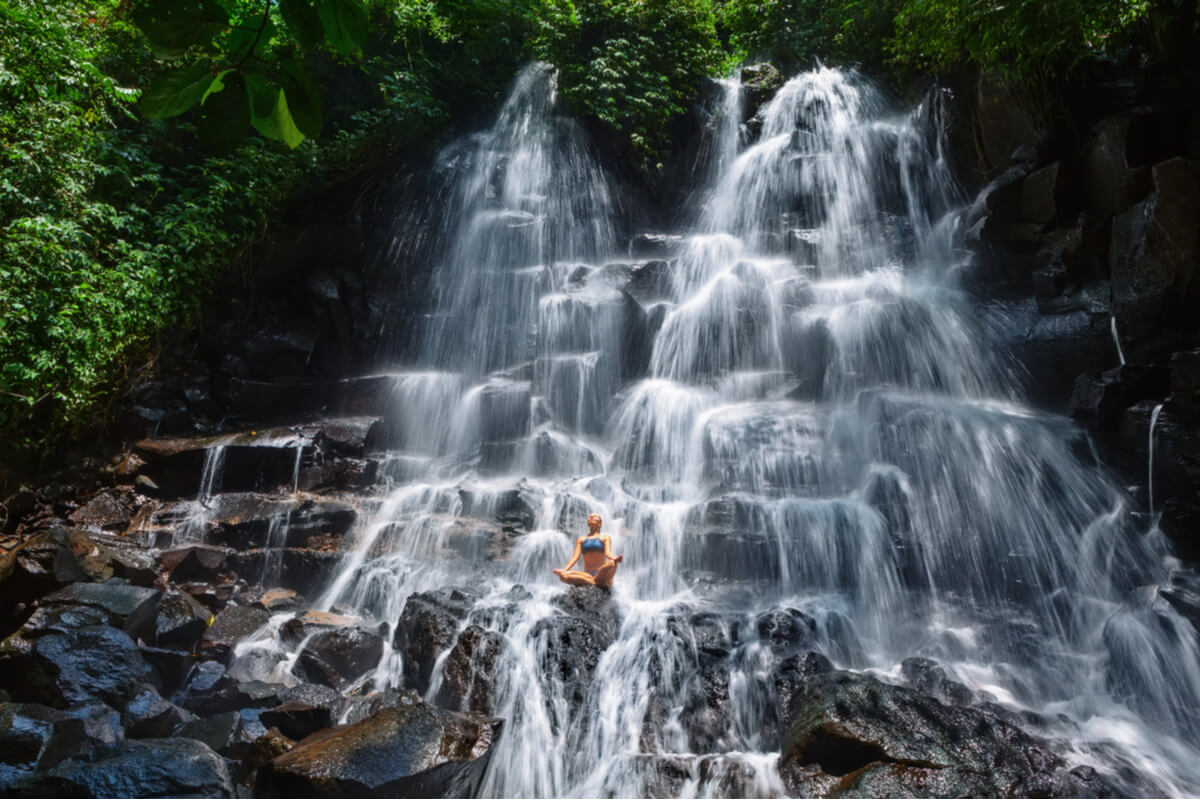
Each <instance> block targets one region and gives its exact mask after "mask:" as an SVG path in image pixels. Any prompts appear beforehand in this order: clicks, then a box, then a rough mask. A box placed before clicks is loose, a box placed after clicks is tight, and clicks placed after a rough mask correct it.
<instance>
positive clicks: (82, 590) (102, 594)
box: [39, 581, 162, 640]
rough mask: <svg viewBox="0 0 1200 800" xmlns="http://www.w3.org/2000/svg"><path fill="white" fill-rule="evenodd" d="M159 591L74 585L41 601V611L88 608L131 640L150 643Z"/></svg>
mask: <svg viewBox="0 0 1200 800" xmlns="http://www.w3.org/2000/svg"><path fill="white" fill-rule="evenodd" d="M161 598H162V592H159V591H156V590H154V589H147V588H144V587H141V586H130V585H128V584H123V583H117V582H115V581H114V582H108V583H74V584H71V585H70V586H67V587H66V588H64V589H60V590H59V591H57V592H55V593H53V594H51V595H48V596H46V597H44V598H42V603H41V605H42V608H41V609H39V610H43V611H46V612H50V613H52V612H53V610H54V609H55V607H57V606H88V607H90V608H95V609H98V610H100V611H102V612H104V617H105V619H104V621H105V622H107V623H108V624H109V625H112V626H113V627H116V628H121V629H122V630H124V631H125V632H126V633H128V634H129V635H130V636H132V637H134V638H143V639H148V640H153V638H154V625H155V618H156V615H157V614H158V607H159V603H160V601H161Z"/></svg>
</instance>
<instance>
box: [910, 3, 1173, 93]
mask: <svg viewBox="0 0 1200 800" xmlns="http://www.w3.org/2000/svg"><path fill="white" fill-rule="evenodd" d="M1149 5H1150V4H1149V0H1055V2H1052V3H1048V2H1044V0H1006V2H1003V3H1001V2H996V1H995V0H993V1H992V2H980V1H979V0H908V2H906V3H905V4H904V7H903V8H902V10H901V11H900V14H899V15H898V16H897V18H896V35H895V39H894V40H893V41H892V42H891V43H890V45H889V46H890V49H891V51H892V53H893V55H894V57H895V59H896V61H897V63H899V64H901V65H903V66H907V67H920V68H933V69H937V68H944V67H947V66H951V65H954V64H961V63H965V62H968V61H972V62H975V63H977V64H978V65H979V66H981V67H982V68H983V69H984V70H986V71H988V72H991V73H994V74H998V75H1002V76H1004V77H1006V78H1008V79H1010V80H1012V81H1013V82H1016V83H1031V82H1036V81H1040V80H1043V79H1045V78H1046V77H1048V76H1049V75H1051V74H1053V73H1057V72H1061V71H1064V70H1068V69H1070V68H1071V67H1072V66H1074V65H1075V64H1076V63H1078V62H1079V61H1080V59H1082V58H1084V57H1085V56H1087V55H1089V54H1092V53H1096V52H1100V51H1104V50H1106V49H1110V48H1111V47H1112V46H1113V45H1114V44H1120V43H1122V41H1123V40H1124V38H1125V37H1126V35H1127V34H1128V32H1129V31H1130V30H1131V29H1132V28H1133V26H1134V24H1135V23H1137V22H1138V21H1139V20H1141V19H1143V18H1144V17H1145V15H1146V13H1147V11H1148V9H1149Z"/></svg>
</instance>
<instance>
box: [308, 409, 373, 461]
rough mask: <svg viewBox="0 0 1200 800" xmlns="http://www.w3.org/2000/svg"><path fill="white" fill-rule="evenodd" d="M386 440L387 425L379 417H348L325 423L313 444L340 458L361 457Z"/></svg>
mask: <svg viewBox="0 0 1200 800" xmlns="http://www.w3.org/2000/svg"><path fill="white" fill-rule="evenodd" d="M388 440H389V435H388V431H387V423H386V422H384V420H383V419H382V418H381V417H349V418H345V419H335V420H329V421H327V422H326V423H325V424H324V425H323V426H322V428H321V433H320V434H319V435H318V436H317V439H316V442H315V444H317V446H319V447H320V448H321V449H322V450H328V451H329V452H331V453H336V454H337V455H340V456H351V457H361V456H363V455H365V454H366V453H367V452H370V451H373V450H376V449H377V448H378V447H379V446H380V445H384V444H386V443H387V442H388Z"/></svg>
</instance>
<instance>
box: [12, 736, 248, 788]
mask: <svg viewBox="0 0 1200 800" xmlns="http://www.w3.org/2000/svg"><path fill="white" fill-rule="evenodd" d="M31 789H32V791H33V792H34V793H37V794H44V793H47V792H52V793H55V794H59V796H66V797H183V796H186V797H232V796H233V791H234V789H233V781H232V780H231V779H230V775H229V770H228V768H227V767H226V766H225V760H224V759H223V758H221V756H219V755H217V754H216V753H214V752H213V751H212V749H211V748H209V747H208V746H207V745H205V744H203V743H201V742H197V741H195V740H193V739H182V738H171V739H141V740H134V741H123V742H115V743H113V744H110V745H105V746H104V747H100V748H97V749H96V750H94V751H93V752H92V753H90V754H88V755H86V756H81V757H77V758H72V759H69V760H67V761H64V762H63V763H62V764H60V765H59V766H58V767H56V768H55V769H53V770H51V771H50V772H49V773H47V774H45V775H44V776H38V778H37V779H35V781H34V784H33V786H32V787H31Z"/></svg>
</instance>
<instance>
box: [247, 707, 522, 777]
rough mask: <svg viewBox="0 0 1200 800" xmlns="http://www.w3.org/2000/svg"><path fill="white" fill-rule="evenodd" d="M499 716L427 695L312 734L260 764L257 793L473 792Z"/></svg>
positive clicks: (497, 730) (498, 727)
mask: <svg viewBox="0 0 1200 800" xmlns="http://www.w3.org/2000/svg"><path fill="white" fill-rule="evenodd" d="M500 724H501V723H500V721H499V720H496V719H489V718H487V717H483V716H480V715H478V714H459V713H454V712H450V711H444V710H442V709H438V708H434V707H433V706H430V705H426V704H424V703H414V704H412V705H407V706H398V707H394V708H387V709H384V710H382V711H380V712H379V713H377V714H375V715H374V716H372V717H370V718H369V719H364V720H362V721H361V722H357V723H354V724H353V725H347V726H345V727H342V728H334V729H332V730H327V731H323V732H319V733H316V734H313V735H312V736H310V737H308V738H307V739H305V740H304V741H303V742H301V743H300V744H298V745H296V747H294V748H292V749H291V750H290V751H288V752H287V753H285V754H283V755H281V756H279V757H278V758H275V759H274V760H272V761H271V762H269V763H267V764H265V765H264V766H263V767H261V768H260V769H259V771H258V776H257V778H256V780H255V784H254V793H255V795H257V796H259V797H317V796H322V797H347V796H364V795H366V794H368V793H369V794H371V795H376V796H384V797H473V796H475V795H476V794H477V793H478V790H479V784H480V782H481V780H482V778H483V773H484V770H485V769H486V767H487V763H488V759H489V758H490V755H491V745H492V742H493V741H494V740H495V738H496V736H497V734H498V733H499V729H500Z"/></svg>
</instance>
